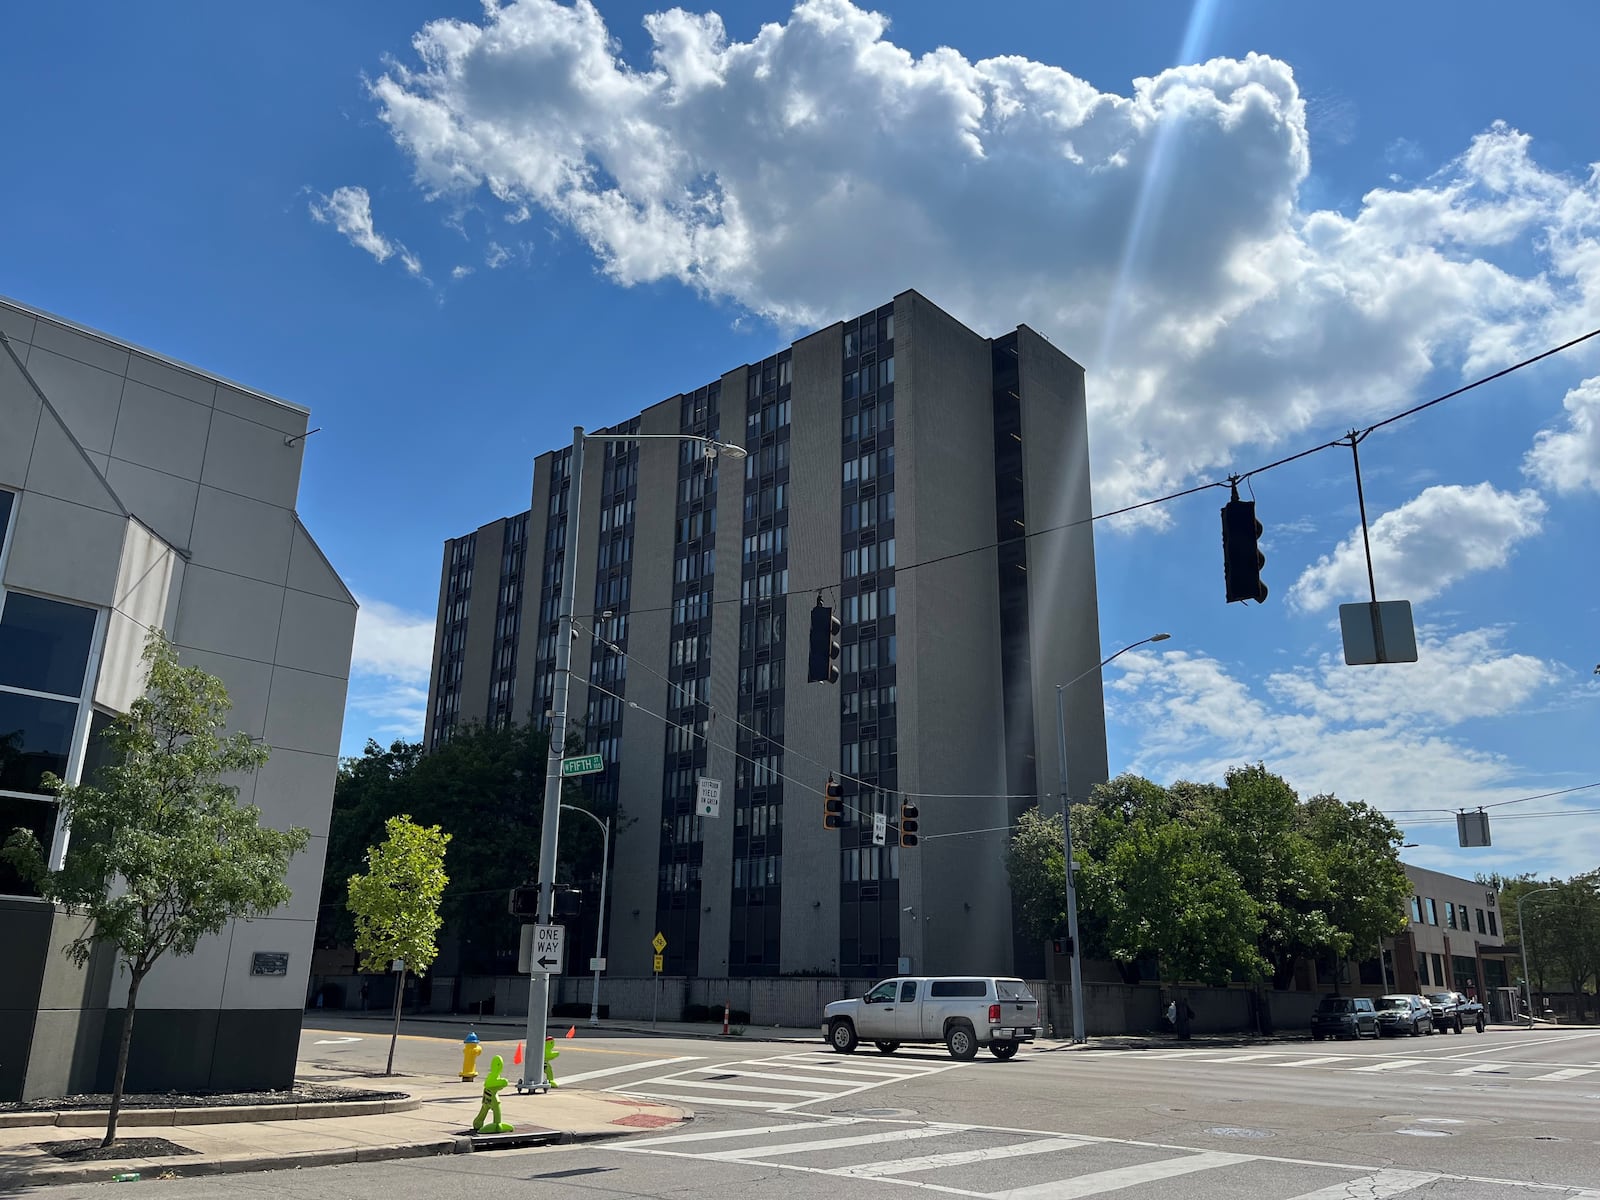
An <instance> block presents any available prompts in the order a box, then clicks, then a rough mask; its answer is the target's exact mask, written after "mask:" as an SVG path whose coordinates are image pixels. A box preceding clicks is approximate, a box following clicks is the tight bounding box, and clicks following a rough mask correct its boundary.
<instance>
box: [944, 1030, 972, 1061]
mask: <svg viewBox="0 0 1600 1200" xmlns="http://www.w3.org/2000/svg"><path fill="white" fill-rule="evenodd" d="M944 1044H945V1047H946V1049H948V1050H949V1051H950V1057H951V1058H955V1059H960V1060H961V1061H962V1062H970V1061H971V1060H972V1059H974V1058H976V1057H977V1055H978V1035H977V1034H975V1033H973V1032H972V1026H971V1025H968V1024H967V1023H966V1022H965V1021H959V1022H957V1023H956V1024H954V1025H952V1026H950V1028H949V1029H948V1030H947V1031H946V1032H945V1035H944Z"/></svg>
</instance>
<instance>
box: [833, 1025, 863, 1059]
mask: <svg viewBox="0 0 1600 1200" xmlns="http://www.w3.org/2000/svg"><path fill="white" fill-rule="evenodd" d="M859 1044H860V1043H859V1042H858V1041H857V1040H856V1027H855V1026H854V1025H852V1024H850V1022H849V1021H835V1022H834V1023H833V1024H832V1025H830V1026H828V1045H830V1046H832V1047H833V1048H834V1050H835V1051H836V1052H838V1053H839V1054H854V1053H855V1052H856V1046H858V1045H859Z"/></svg>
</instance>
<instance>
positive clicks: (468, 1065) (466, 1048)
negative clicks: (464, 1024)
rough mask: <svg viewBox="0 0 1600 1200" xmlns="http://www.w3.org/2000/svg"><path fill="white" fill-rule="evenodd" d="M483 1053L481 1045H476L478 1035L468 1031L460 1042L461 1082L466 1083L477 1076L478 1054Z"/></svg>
mask: <svg viewBox="0 0 1600 1200" xmlns="http://www.w3.org/2000/svg"><path fill="white" fill-rule="evenodd" d="M482 1053H483V1047H482V1046H480V1045H478V1035H477V1034H475V1033H468V1034H467V1036H466V1037H465V1038H464V1039H462V1042H461V1082H462V1083H467V1082H468V1081H470V1080H473V1079H476V1078H477V1077H478V1055H480V1054H482Z"/></svg>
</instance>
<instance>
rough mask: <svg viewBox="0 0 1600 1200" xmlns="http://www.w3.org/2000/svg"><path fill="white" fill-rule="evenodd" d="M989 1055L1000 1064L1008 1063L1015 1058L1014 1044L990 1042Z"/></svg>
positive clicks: (1015, 1048) (1015, 1049) (1015, 1044)
mask: <svg viewBox="0 0 1600 1200" xmlns="http://www.w3.org/2000/svg"><path fill="white" fill-rule="evenodd" d="M989 1053H990V1054H992V1055H994V1056H995V1057H996V1058H998V1059H999V1060H1000V1061H1001V1062H1009V1061H1011V1060H1012V1059H1013V1058H1015V1057H1016V1056H1017V1043H1016V1042H990V1043H989Z"/></svg>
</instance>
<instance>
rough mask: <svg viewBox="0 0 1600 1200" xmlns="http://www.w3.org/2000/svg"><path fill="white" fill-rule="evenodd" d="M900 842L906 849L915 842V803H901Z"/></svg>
mask: <svg viewBox="0 0 1600 1200" xmlns="http://www.w3.org/2000/svg"><path fill="white" fill-rule="evenodd" d="M900 844H901V845H902V846H905V847H906V848H908V849H909V848H910V847H912V846H915V845H916V844H917V806H916V805H915V804H902V805H901V806H900Z"/></svg>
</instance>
